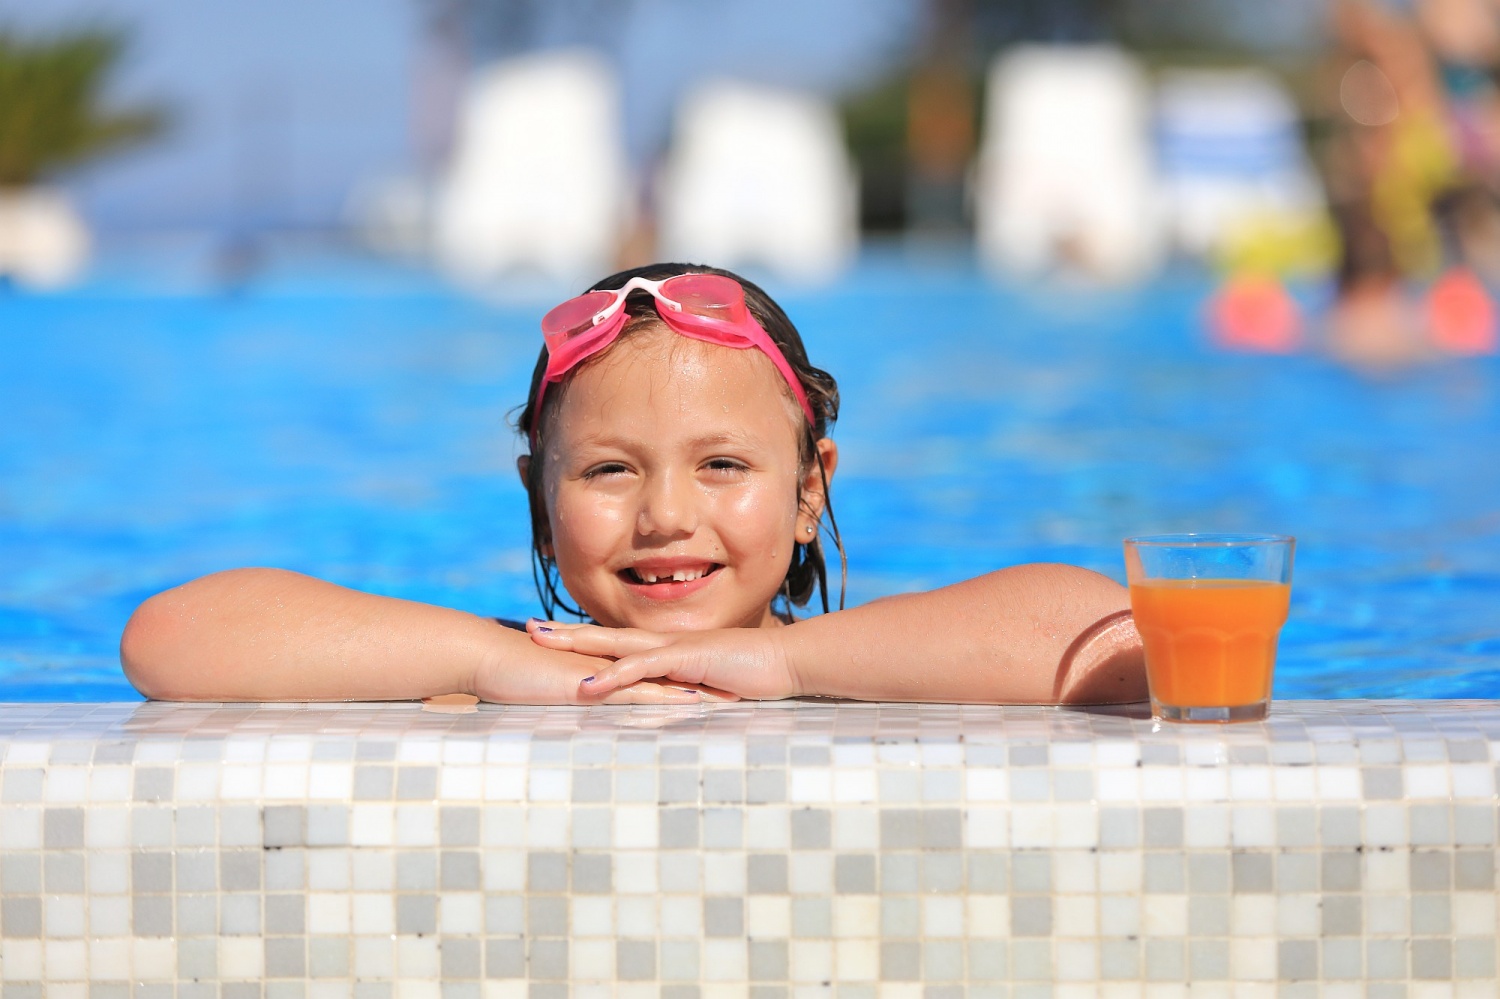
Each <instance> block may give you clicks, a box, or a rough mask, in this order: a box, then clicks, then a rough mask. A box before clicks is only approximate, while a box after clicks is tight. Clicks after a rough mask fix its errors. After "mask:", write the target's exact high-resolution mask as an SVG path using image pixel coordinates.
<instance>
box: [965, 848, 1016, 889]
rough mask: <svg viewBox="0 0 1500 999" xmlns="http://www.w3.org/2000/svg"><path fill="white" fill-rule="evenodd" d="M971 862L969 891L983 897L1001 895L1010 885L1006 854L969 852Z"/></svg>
mask: <svg viewBox="0 0 1500 999" xmlns="http://www.w3.org/2000/svg"><path fill="white" fill-rule="evenodd" d="M967 856H968V860H969V891H970V892H974V893H977V894H983V895H1000V894H1003V893H1004V892H1005V890H1006V886H1007V885H1008V884H1009V883H1010V878H1009V876H1008V873H1009V865H1008V864H1007V863H1006V858H1005V855H1004V854H1000V853H980V852H978V851H977V850H970V851H968V852H967Z"/></svg>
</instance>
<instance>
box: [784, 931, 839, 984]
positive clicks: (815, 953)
mask: <svg viewBox="0 0 1500 999" xmlns="http://www.w3.org/2000/svg"><path fill="white" fill-rule="evenodd" d="M787 966H788V969H787V974H789V975H790V976H791V980H792V981H794V982H826V981H830V980H831V979H832V978H833V942H832V941H830V940H791V941H790V942H788V944H787Z"/></svg>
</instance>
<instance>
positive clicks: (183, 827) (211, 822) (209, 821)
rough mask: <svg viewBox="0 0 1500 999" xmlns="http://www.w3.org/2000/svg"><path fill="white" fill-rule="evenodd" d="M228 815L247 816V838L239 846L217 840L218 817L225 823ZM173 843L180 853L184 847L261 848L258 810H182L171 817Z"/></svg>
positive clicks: (190, 807) (194, 807)
mask: <svg viewBox="0 0 1500 999" xmlns="http://www.w3.org/2000/svg"><path fill="white" fill-rule="evenodd" d="M230 814H246V815H248V817H249V818H250V826H251V828H250V835H249V836H246V837H244V838H243V840H241V841H240V842H235V841H234V837H232V836H231V837H226V838H225V839H224V840H223V841H221V840H220V838H219V836H218V830H217V828H216V827H217V825H218V819H219V817H220V816H223V817H225V818H226V819H227V818H228V816H229V815H230ZM173 825H175V826H176V829H175V831H174V842H175V843H176V846H177V848H178V849H179V850H180V849H182V848H183V847H189V846H195V847H201V848H205V849H207V848H209V847H214V846H221V845H224V846H263V845H264V837H263V835H262V832H261V817H260V813H259V810H257V809H242V808H234V809H233V810H232V811H231V807H230V806H228V805H225V806H222V807H220V808H209V807H207V806H196V805H194V806H184V807H180V808H178V809H177V810H176V814H175V815H174V816H173Z"/></svg>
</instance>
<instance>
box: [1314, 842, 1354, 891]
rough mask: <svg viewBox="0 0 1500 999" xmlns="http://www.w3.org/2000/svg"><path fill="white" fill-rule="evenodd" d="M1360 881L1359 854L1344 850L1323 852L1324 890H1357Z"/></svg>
mask: <svg viewBox="0 0 1500 999" xmlns="http://www.w3.org/2000/svg"><path fill="white" fill-rule="evenodd" d="M1362 883H1363V875H1362V874H1361V873H1360V860H1359V854H1357V853H1354V852H1353V851H1344V850H1338V851H1330V852H1327V853H1324V854H1323V880H1322V888H1323V890H1324V891H1359V889H1360V885H1361V884H1362Z"/></svg>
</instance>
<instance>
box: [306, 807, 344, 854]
mask: <svg viewBox="0 0 1500 999" xmlns="http://www.w3.org/2000/svg"><path fill="white" fill-rule="evenodd" d="M348 844H349V808H348V806H347V805H313V806H312V807H311V808H309V809H308V810H307V845H308V846H347V845H348Z"/></svg>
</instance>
